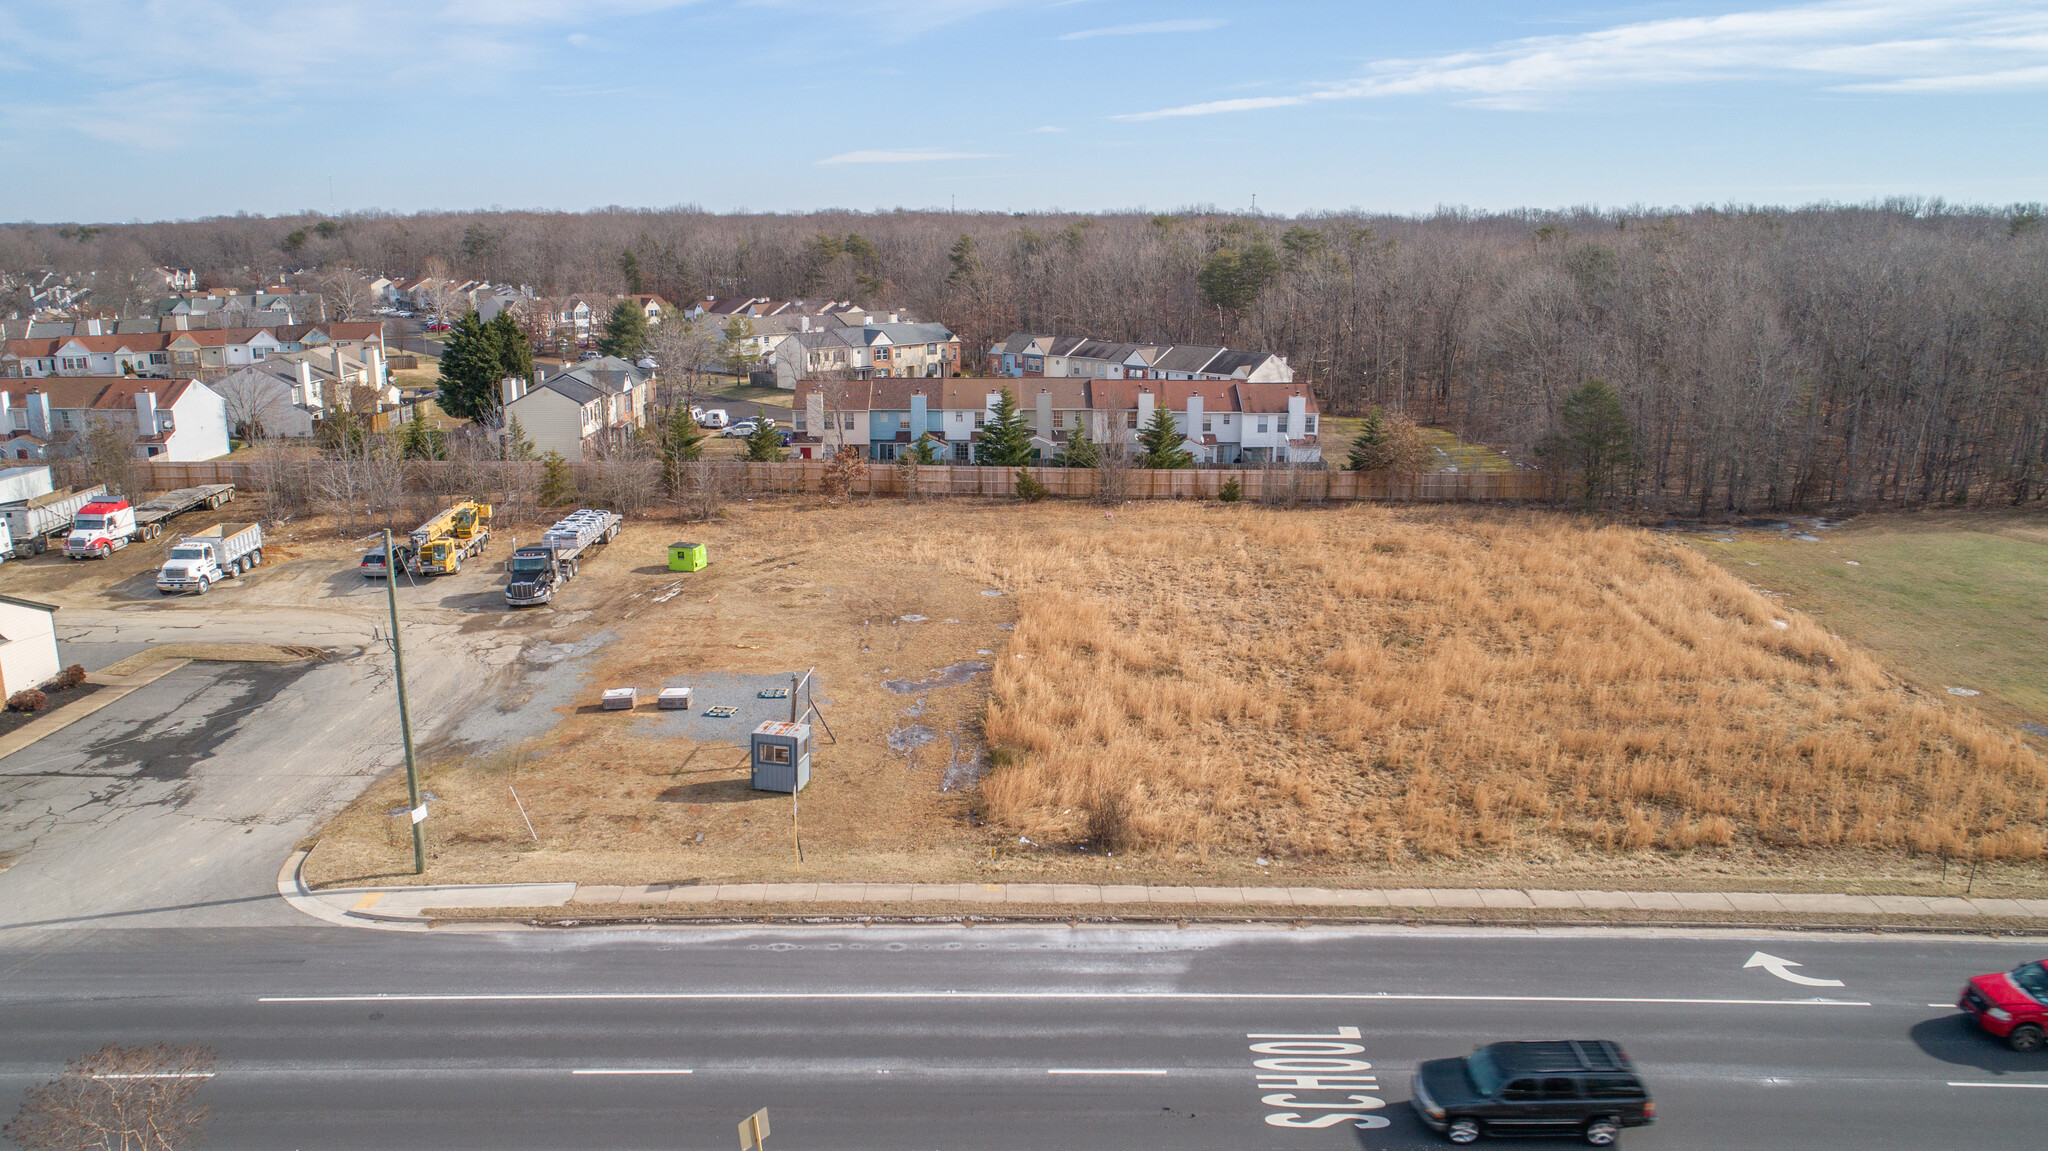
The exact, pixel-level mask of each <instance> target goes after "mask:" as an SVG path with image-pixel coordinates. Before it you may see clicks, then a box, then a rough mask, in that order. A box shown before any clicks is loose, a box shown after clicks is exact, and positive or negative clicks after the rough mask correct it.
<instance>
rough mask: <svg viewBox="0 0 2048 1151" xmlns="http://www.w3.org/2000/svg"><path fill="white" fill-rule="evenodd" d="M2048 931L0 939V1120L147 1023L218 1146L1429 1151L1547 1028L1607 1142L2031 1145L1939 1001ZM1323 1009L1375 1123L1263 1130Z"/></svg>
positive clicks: (240, 932)
mask: <svg viewBox="0 0 2048 1151" xmlns="http://www.w3.org/2000/svg"><path fill="white" fill-rule="evenodd" d="M1759 948H1761V949H1762V950H1765V951H1769V952H1771V953H1772V954H1775V955H1779V956H1783V957H1785V958H1788V959H1792V960H1795V961H1798V962H1800V963H1803V964H1805V966H1804V967H1803V968H1801V969H1800V970H1801V971H1803V972H1807V973H1811V974H1812V975H1813V976H1815V977H1823V978H1833V979H1840V980H1842V981H1843V982H1844V984H1845V985H1844V986H1843V987H1842V988H1840V989H1826V990H1823V991H1820V992H1818V994H1821V995H1825V996H1829V997H1832V1000H1833V1001H1832V1002H1815V1001H1812V1000H1811V998H1810V997H1811V996H1814V995H1815V994H1817V992H1816V991H1815V990H1813V989H1809V988H1803V987H1796V986H1793V985H1791V984H1788V983H1784V982H1781V981H1779V980H1778V979H1776V978H1775V977H1773V976H1772V975H1770V974H1769V973H1768V972H1766V971H1764V970H1762V969H1757V968H1751V969H1745V968H1743V966H1742V964H1743V962H1744V960H1745V959H1746V958H1747V957H1748V956H1749V955H1750V954H1751V953H1752V952H1753V951H1755V950H1757V949H1759ZM2044 950H2048V947H2043V945H2041V944H2039V943H2033V944H2024V945H2022V944H2013V943H2006V942H1990V941H1986V942H1955V941H1946V940H1935V939H1918V938H1907V939H1884V938H1880V939H1844V940H1833V939H1820V938H1810V937H1766V938H1743V937H1737V936H1732V935H1731V936H1717V937H1689V938H1688V937H1671V936H1656V935H1653V934H1637V935H1614V934H1610V935H1580V936H1564V935H1559V936H1537V935H1531V934H1492V935H1486V934H1458V933H1451V932H1412V933H1400V932H1386V931H1382V932H1369V931H1306V932H1304V931H1248V930H1240V931H1224V930H1185V931H1174V930H1170V929H1162V930H1150V931H1115V930H1077V931H1067V930H1042V929H989V928H980V929H972V930H968V929H957V928H949V929H924V930H919V929H903V930H894V929H891V930H884V929H869V930H784V931H766V930H762V931H732V932H725V933H687V932H680V931H644V932H608V933H599V934H581V933H565V934H559V935H557V934H549V933H525V934H506V935H485V934H454V935H450V934H436V935H432V936H426V937H419V936H409V937H394V936H388V935H380V934H373V933H368V932H349V931H345V930H340V929H331V928H324V927H316V928H303V929H229V930H223V931H212V932H208V933H205V934H198V933H190V932H184V931H175V930H160V931H76V932H57V933H48V932H45V933H39V934H37V935H34V936H24V935H19V934H17V935H15V936H12V937H11V938H10V937H0V973H4V977H0V1017H4V1018H5V1019H6V1020H7V1026H6V1027H5V1028H4V1029H0V1113H5V1112H6V1111H11V1109H12V1107H13V1106H14V1105H15V1104H14V1101H15V1100H16V1099H18V1098H19V1094H20V1092H21V1091H22V1090H23V1089H24V1088H25V1087H26V1086H28V1085H29V1084H31V1083H33V1082H37V1081H40V1080H41V1079H43V1078H46V1077H48V1076H49V1075H50V1074H52V1073H53V1072H54V1071H55V1070H56V1068H57V1067H58V1065H59V1063H60V1061H61V1060H62V1059H63V1058H65V1057H66V1056H70V1055H75V1054H77V1053H79V1052H82V1051H84V1050H86V1049H89V1048H90V1047H92V1046H95V1045H97V1044H99V1043H101V1042H105V1041H107V1040H113V1039H120V1040H125V1041H144V1040H149V1041H154V1040H165V1041H173V1042H199V1043H206V1044H210V1045H212V1046H213V1047H215V1048H216V1049H217V1051H218V1052H219V1054H220V1056H221V1058H222V1063H221V1066H220V1071H219V1075H218V1077H217V1078H216V1079H215V1080H213V1081H212V1082H211V1083H210V1084H209V1085H208V1088H207V1094H208V1098H209V1099H210V1101H211V1102H212V1104H213V1106H214V1109H215V1117H214V1123H213V1128H212V1133H211V1136H210V1139H209V1146H211V1147H216V1148H241V1147H249V1148H256V1147H264V1148H279V1147H286V1148H301V1149H306V1151H310V1149H313V1148H380V1147H391V1148H416V1147H437V1148H440V1147H447V1148H469V1147H475V1148H614V1147H618V1148H674V1147H706V1148H710V1147H728V1146H731V1145H732V1140H733V1139H734V1138H735V1136H734V1132H733V1125H734V1124H735V1123H736V1122H737V1121H738V1120H739V1118H740V1117H741V1116H743V1115H745V1114H747V1113H748V1112H750V1111H752V1110H753V1109H754V1108H756V1107H761V1106H767V1107H770V1108H771V1109H772V1115H773V1120H774V1126H775V1132H776V1136H777V1138H776V1139H775V1140H774V1141H772V1142H771V1144H770V1145H771V1146H775V1147H778V1148H786V1149H789V1151H804V1149H808V1148H817V1149H824V1148H833V1149H864V1148H875V1149H878V1151H879V1149H884V1148H886V1149H890V1151H897V1149H901V1148H922V1147H932V1148H954V1147H972V1148H1002V1149H1011V1148H1015V1149H1020V1151H1021V1149H1025V1148H1046V1147H1070V1146H1071V1147H1084V1146H1085V1147H1118V1148H1153V1147H1156V1148H1175V1149H1179V1148H1219V1149H1221V1148H1228V1149H1231V1151H1242V1149H1248V1148H1280V1149H1291V1148H1339V1147H1346V1148H1355V1147H1369V1148H1408V1147H1433V1146H1438V1145H1440V1144H1438V1143H1437V1142H1436V1141H1435V1139H1434V1137H1433V1136H1431V1135H1429V1133H1428V1132H1426V1131H1424V1130H1422V1129H1421V1128H1420V1127H1419V1126H1418V1125H1417V1124H1416V1123H1415V1121H1414V1120H1413V1119H1412V1118H1411V1117H1410V1115H1409V1114H1408V1112H1407V1111H1406V1109H1405V1101H1406V1099H1407V1098H1408V1091H1407V1076H1408V1073H1409V1072H1410V1070H1411V1069H1412V1068H1413V1066H1414V1064H1415V1063H1416V1062H1417V1061H1418V1060H1420V1059H1424V1058H1428V1057H1432V1056H1436V1055H1441V1054H1446V1053H1462V1052H1464V1051H1467V1050H1469V1049H1470V1048H1471V1047H1472V1046H1473V1045H1475V1044H1477V1043H1479V1042H1482V1041H1486V1040H1490V1039H1494V1038H1500V1037H1535V1036H1556V1035H1566V1036H1602V1037H1610V1038H1614V1039H1618V1040H1620V1041H1621V1042H1622V1043H1623V1044H1624V1045H1625V1046H1626V1047H1627V1048H1628V1049H1629V1051H1630V1052H1631V1053H1632V1054H1633V1055H1634V1057H1635V1058H1636V1060H1637V1061H1638V1063H1639V1064H1640V1065H1641V1066H1642V1068H1643V1069H1644V1071H1645V1073H1646V1074H1647V1076H1648V1077H1649V1079H1650V1082H1651V1084H1652V1087H1653V1089H1654V1091H1655V1092H1656V1094H1657V1096H1658V1099H1659V1104H1660V1121H1659V1123H1658V1125H1657V1126H1656V1127H1654V1128H1650V1129H1648V1130H1644V1131H1639V1132H1631V1133H1630V1134H1629V1135H1628V1137H1627V1142H1628V1143H1629V1144H1630V1145H1631V1146H1637V1147H1647V1148H1656V1147H1664V1148H1688V1149H1693V1148H1708V1147H1712V1148H1771V1149H1778V1148H1787V1147H1795V1146H1796V1147H1801V1148H1872V1147H1900V1148H1941V1147H1969V1148H1985V1149H1988V1148H2006V1147H2011V1148H2019V1147H2029V1148H2031V1147H2036V1146H2039V1145H2040V1138H2041V1136H2040V1132H2041V1122H2042V1117H2043V1115H2044V1114H2048V1110H2044V1109H2048V1091H2042V1090H2032V1089H2025V1088H2020V1089H2014V1088H2012V1087H2010V1086H2005V1085H2011V1084H2033V1085H2036V1086H2041V1087H2048V1057H2038V1056H2037V1057H2021V1056H2017V1055H2014V1054H2011V1053H2009V1052H2006V1051H2005V1050H2004V1049H2003V1048H2002V1047H1999V1046H1996V1045H1994V1044H1992V1043H1991V1042H1989V1041H1987V1040H1986V1039H1984V1038H1983V1037H1981V1036H1978V1035H1976V1034H1973V1033H1972V1032H1971V1031H1970V1029H1969V1028H1968V1027H1967V1026H1965V1025H1964V1024H1963V1023H1962V1022H1961V1021H1960V1019H1959V1017H1958V1016H1956V1015H1955V1014H1954V1013H1953V1012H1951V1011H1950V1010H1948V1009H1947V1008H1945V1007H1939V1006H1930V1005H1931V1004H1939V1003H1943V1002H1944V1001H1946V1000H1947V999H1948V998H1949V997H1950V996H1951V995H1952V994H1953V992H1954V991H1955V988H1956V986H1957V985H1958V983H1959V981H1960V980H1961V978H1962V977H1963V976H1964V975H1965V974H1968V973H1973V972H1978V971H1985V970H1992V969H1999V968H2006V967H2010V966H2012V965H2014V964H2015V963H2017V962H2019V961H2021V960H2022V959H2024V958H2035V957H2038V955H2039V953H2040V952H2042V951H2044ZM380 994H383V995H387V996H388V997H387V998H384V999H365V998H361V997H362V996H366V995H380ZM1557 997H1584V998H1581V999H1576V1000H1574V999H1570V998H1557ZM1347 1027H1349V1028H1356V1029H1357V1030H1358V1038H1357V1040H1356V1045H1358V1046H1360V1047H1362V1048H1364V1050H1363V1051H1362V1052H1360V1053H1358V1054H1356V1055H1355V1056H1352V1058H1355V1059H1357V1060H1360V1061H1366V1062H1370V1063H1372V1064H1374V1068H1373V1069H1372V1070H1371V1071H1370V1072H1360V1071H1357V1070H1355V1069H1354V1071H1353V1072H1352V1073H1353V1074H1370V1075H1374V1076H1377V1077H1378V1083H1377V1090H1373V1089H1372V1088H1370V1087H1365V1088H1360V1089H1357V1091H1358V1093H1360V1094H1363V1095H1365V1096H1366V1097H1367V1098H1368V1099H1379V1100H1384V1101H1385V1103H1386V1104H1387V1105H1386V1106H1385V1107H1384V1108H1369V1109H1366V1110H1363V1111H1359V1112H1357V1113H1358V1114H1363V1115H1365V1116H1367V1117H1368V1122H1374V1121H1377V1120H1379V1119H1384V1120H1385V1121H1386V1125H1385V1126H1372V1127H1370V1128H1368V1129H1365V1130H1360V1129H1358V1128H1356V1127H1355V1126H1353V1121H1352V1120H1350V1119H1342V1120H1336V1121H1334V1122H1333V1123H1332V1125H1330V1126H1326V1127H1320V1128H1315V1127H1309V1128H1283V1127H1280V1126H1276V1125H1274V1123H1273V1121H1272V1119H1271V1118H1270V1117H1272V1116H1292V1117H1293V1118H1291V1119H1289V1120H1287V1122H1292V1123H1310V1122H1313V1121H1314V1120H1315V1118H1316V1117H1319V1116H1329V1115H1339V1114H1347V1113H1349V1112H1343V1111H1333V1110H1326V1109H1319V1108H1317V1107H1315V1106H1312V1105H1310V1106H1303V1105H1302V1104H1303V1103H1304V1102H1305V1101H1328V1102H1336V1103H1346V1102H1348V1099H1347V1096H1348V1094H1349V1092H1332V1091H1327V1090H1313V1089H1305V1090H1289V1089H1287V1088H1285V1087H1284V1086H1283V1087H1273V1086H1270V1085H1269V1086H1264V1087H1262V1086H1261V1083H1260V1078H1259V1075H1260V1072H1259V1069H1257V1068H1255V1067H1254V1066H1253V1061H1254V1060H1255V1059H1260V1058H1267V1057H1268V1056H1262V1055H1260V1054H1257V1053H1254V1052H1252V1051H1251V1050H1250V1045H1251V1043H1254V1042H1259V1041H1260V1040H1255V1039H1250V1038H1248V1037H1249V1036H1252V1035H1267V1034H1312V1033H1314V1034H1331V1033H1337V1032H1339V1030H1340V1029H1342V1028H1347ZM579 1072H582V1073H581V1074H579ZM607 1072H609V1073H608V1074H607ZM619 1072H641V1073H640V1074H619ZM646 1072H656V1073H653V1074H648V1073H646ZM683 1072H688V1074H683ZM1268 1074H1281V1075H1284V1074H1287V1073H1286V1072H1277V1073H1276V1072H1272V1071H1268ZM1954 1083H1987V1084H1999V1085H2000V1086H1981V1087H1978V1086H1952V1085H1951V1084H1954ZM1282 1096H1289V1097H1290V1098H1282ZM1535 1145H1536V1146H1543V1145H1546V1144H1540V1143H1539V1144H1535Z"/></svg>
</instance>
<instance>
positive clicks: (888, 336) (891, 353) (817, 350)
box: [768, 313, 960, 389]
mask: <svg viewBox="0 0 2048 1151" xmlns="http://www.w3.org/2000/svg"><path fill="white" fill-rule="evenodd" d="M897 315H898V314H897V313H891V314H890V316H889V318H888V319H881V318H879V317H876V318H863V319H862V321H861V322H860V323H858V324H844V323H834V322H829V321H836V320H837V319H839V317H836V316H835V317H826V319H827V321H828V322H826V323H822V324H814V323H812V322H811V317H809V316H802V317H798V320H797V330H796V331H794V332H792V333H789V334H788V335H787V336H786V337H785V338H783V339H782V340H780V341H779V342H778V343H777V344H776V345H775V346H773V347H772V348H770V349H768V363H769V364H770V365H771V366H772V367H773V368H774V370H775V383H776V386H778V387H783V388H790V389H794V388H795V387H796V386H797V382H798V381H800V380H805V379H818V378H822V377H825V376H828V375H833V374H840V375H845V376H847V377H849V378H852V379H860V380H865V379H873V378H877V377H893V378H897V379H932V380H936V379H946V378H948V377H952V376H957V375H959V374H960V337H958V336H956V335H954V334H953V333H952V332H951V331H950V330H948V329H947V327H946V325H944V324H920V323H909V322H901V321H899V320H898V319H897Z"/></svg>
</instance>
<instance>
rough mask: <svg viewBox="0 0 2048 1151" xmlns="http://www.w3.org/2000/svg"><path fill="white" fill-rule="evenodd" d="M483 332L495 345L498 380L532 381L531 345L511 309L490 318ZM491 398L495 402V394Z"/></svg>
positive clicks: (524, 330)
mask: <svg viewBox="0 0 2048 1151" xmlns="http://www.w3.org/2000/svg"><path fill="white" fill-rule="evenodd" d="M484 330H485V331H487V332H489V333H490V334H491V336H492V337H493V339H494V340H495V342H496V344H497V352H498V379H501V380H502V379H506V378H508V377H510V378H516V379H521V380H527V379H532V378H533V344H532V343H531V342H530V341H529V340H528V339H527V336H526V329H525V328H522V327H520V326H519V320H518V318H517V317H516V316H514V315H513V314H512V309H510V308H506V309H504V310H503V311H500V312H499V313H498V314H497V315H496V316H493V317H491V322H490V323H488V324H485V325H484ZM492 397H493V400H494V401H495V400H496V398H497V393H496V392H493V393H492Z"/></svg>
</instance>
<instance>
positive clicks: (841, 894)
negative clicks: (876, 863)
mask: <svg viewBox="0 0 2048 1151" xmlns="http://www.w3.org/2000/svg"><path fill="white" fill-rule="evenodd" d="M867 897H868V885H867V884H865V883H820V884H818V886H817V889H816V890H814V891H812V892H811V898H812V899H815V900H817V901H818V902H820V903H858V902H860V901H861V900H863V899H866V898H867Z"/></svg>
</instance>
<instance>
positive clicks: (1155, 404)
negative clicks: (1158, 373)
mask: <svg viewBox="0 0 2048 1151" xmlns="http://www.w3.org/2000/svg"><path fill="white" fill-rule="evenodd" d="M1005 387H1009V388H1010V392H1011V396H1012V398H1013V399H1014V401H1015V402H1016V404H1017V405H1018V407H1020V408H1021V409H1022V410H1023V412H1024V414H1025V417H1026V418H1027V420H1029V422H1030V424H1031V445H1032V448H1033V449H1034V451H1036V452H1037V454H1038V457H1039V458H1040V459H1042V460H1046V461H1051V460H1052V459H1053V458H1054V457H1056V456H1058V455H1060V454H1061V453H1062V452H1064V451H1065V450H1066V446H1067V443H1068V441H1069V440H1070V439H1071V438H1072V436H1073V435H1074V433H1075V432H1076V431H1085V433H1086V434H1087V436H1088V438H1089V439H1090V440H1092V441H1094V442H1095V443H1098V444H1102V445H1105V448H1106V449H1107V450H1121V451H1124V452H1126V453H1128V452H1130V451H1132V450H1133V449H1134V448H1135V445H1136V443H1137V438H1138V433H1139V432H1140V431H1141V430H1142V429H1143V428H1145V427H1146V426H1148V425H1149V424H1150V423H1151V422H1152V420H1153V417H1154V413H1155V412H1156V411H1157V410H1158V409H1160V408H1162V407H1163V408H1165V409H1166V410H1168V411H1170V412H1172V413H1173V420H1174V424H1175V425H1176V426H1177V427H1178V428H1179V429H1180V432H1181V434H1182V435H1183V436H1185V437H1186V438H1187V443H1186V444H1185V445H1184V446H1185V447H1186V448H1187V450H1188V452H1189V453H1190V454H1191V455H1193V456H1194V458H1195V460H1196V462H1197V463H1223V464H1236V463H1314V462H1316V461H1318V460H1321V459H1322V449H1321V447H1320V446H1319V444H1318V439H1317V425H1318V423H1319V422H1320V418H1319V411H1318V409H1317V407H1316V401H1315V397H1314V396H1312V395H1310V394H1308V391H1307V389H1305V388H1302V387H1299V386H1297V385H1295V384H1292V383H1277V382H1275V383H1267V382H1259V383H1254V382H1250V381H1245V380H1233V379H1217V380H1172V381H1169V380H1160V381H1156V382H1154V381H1142V380H1136V379H1109V378H1094V377H1085V378H1084V377H1062V378H1051V377H1048V378H1044V379H1035V380H1032V381H1030V382H1028V383H1026V384H1024V385H1022V386H1021V387H1012V386H1010V385H1007V384H1003V383H1000V382H998V381H992V380H989V379H957V378H956V379H949V380H943V381H935V382H930V383H927V382H924V381H920V380H915V379H900V378H895V377H887V378H883V377H877V378H873V379H866V380H803V381H801V382H799V383H798V384H797V387H796V398H795V412H794V413H793V415H794V422H795V428H794V429H793V431H794V435H793V436H792V438H791V446H792V448H793V449H794V450H795V452H796V454H797V455H798V456H799V457H801V458H803V459H825V458H828V457H830V456H832V455H833V454H835V453H836V452H838V450H839V449H840V448H842V447H852V448H855V449H857V450H858V451H860V452H861V454H863V455H864V456H866V457H867V458H869V459H871V460H893V459H896V458H897V456H898V455H899V454H900V453H902V452H905V451H907V450H909V449H910V447H911V445H913V444H914V443H916V442H917V441H918V440H919V439H921V438H923V437H924V436H926V435H930V436H931V437H933V439H934V440H936V441H938V443H939V445H940V455H941V458H942V459H943V460H945V461H947V462H952V463H962V464H964V463H971V462H973V460H974V443H975V441H976V440H978V439H980V438H981V432H982V430H983V429H984V428H985V427H986V426H987V424H988V421H989V420H990V419H992V418H993V417H994V413H995V410H996V402H997V399H998V398H999V396H1000V394H1001V391H1002V389H1003V388H1005Z"/></svg>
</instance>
